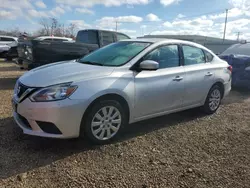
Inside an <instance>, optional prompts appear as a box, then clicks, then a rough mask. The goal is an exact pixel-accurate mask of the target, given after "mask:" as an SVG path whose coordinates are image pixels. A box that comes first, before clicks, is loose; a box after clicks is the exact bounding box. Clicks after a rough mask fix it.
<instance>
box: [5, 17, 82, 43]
mask: <svg viewBox="0 0 250 188" xmlns="http://www.w3.org/2000/svg"><path fill="white" fill-rule="evenodd" d="M38 23H39V25H40V26H41V27H40V28H39V29H37V30H36V31H34V32H33V33H28V32H25V30H22V29H20V28H18V27H16V28H14V29H11V30H0V35H9V36H16V37H19V36H20V35H24V34H25V35H27V36H32V37H38V36H58V37H69V38H74V36H75V35H76V32H77V28H78V26H77V25H76V24H74V23H70V24H69V25H65V24H64V23H60V21H59V20H58V19H56V18H42V19H40V20H39V22H38Z"/></svg>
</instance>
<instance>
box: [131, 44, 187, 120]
mask: <svg viewBox="0 0 250 188" xmlns="http://www.w3.org/2000/svg"><path fill="white" fill-rule="evenodd" d="M179 57H180V56H179V50H178V45H174V44H173V45H166V46H161V47H158V48H156V49H154V50H153V51H151V52H150V53H148V54H147V55H145V56H144V58H143V59H142V60H153V61H156V62H158V63H159V69H158V70H156V71H146V70H144V71H141V72H139V73H138V72H135V93H136V94H135V96H136V97H135V109H136V110H135V119H143V117H147V116H151V115H154V114H161V113H164V112H166V111H171V110H174V109H178V108H180V107H181V106H182V97H183V94H184V84H183V81H184V79H185V72H184V68H183V66H180V58H179Z"/></svg>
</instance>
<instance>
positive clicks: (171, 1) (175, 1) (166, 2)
mask: <svg viewBox="0 0 250 188" xmlns="http://www.w3.org/2000/svg"><path fill="white" fill-rule="evenodd" d="M181 1H182V0H160V3H161V4H162V5H164V6H169V5H171V4H178V3H179V2H181Z"/></svg>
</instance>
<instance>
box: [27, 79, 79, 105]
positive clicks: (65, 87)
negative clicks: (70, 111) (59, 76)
mask: <svg viewBox="0 0 250 188" xmlns="http://www.w3.org/2000/svg"><path fill="white" fill-rule="evenodd" d="M76 89H77V86H72V85H70V83H67V84H60V85H54V86H51V87H47V88H43V89H40V90H38V91H37V92H35V93H34V94H33V95H32V96H31V97H30V100H31V101H33V102H48V101H57V100H63V99H66V98H67V97H69V96H70V95H71V94H72V93H73V92H74V91H75V90H76Z"/></svg>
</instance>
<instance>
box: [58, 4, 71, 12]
mask: <svg viewBox="0 0 250 188" xmlns="http://www.w3.org/2000/svg"><path fill="white" fill-rule="evenodd" d="M58 6H59V7H61V8H62V9H64V10H65V11H67V12H69V11H72V8H71V7H70V6H69V5H64V4H58Z"/></svg>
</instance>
